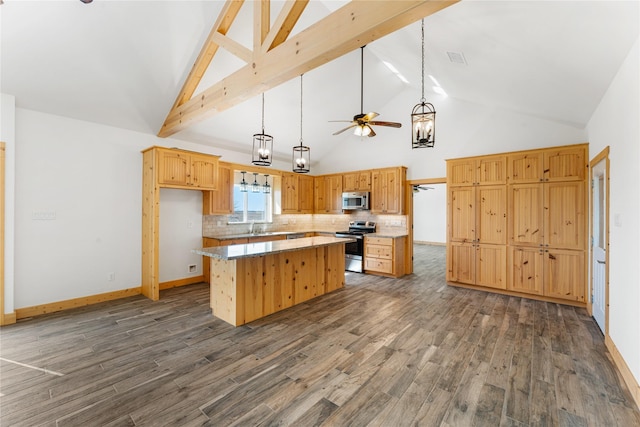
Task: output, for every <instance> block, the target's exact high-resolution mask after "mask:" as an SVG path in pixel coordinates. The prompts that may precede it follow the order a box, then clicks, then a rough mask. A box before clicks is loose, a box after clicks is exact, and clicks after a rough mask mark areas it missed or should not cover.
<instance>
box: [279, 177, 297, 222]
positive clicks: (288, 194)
mask: <svg viewBox="0 0 640 427" xmlns="http://www.w3.org/2000/svg"><path fill="white" fill-rule="evenodd" d="M297 212H298V176H297V175H294V174H289V173H286V174H282V213H297Z"/></svg>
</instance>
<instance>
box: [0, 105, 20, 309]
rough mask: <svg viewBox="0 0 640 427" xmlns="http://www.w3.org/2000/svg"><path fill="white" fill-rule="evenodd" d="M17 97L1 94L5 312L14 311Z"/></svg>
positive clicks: (0, 132) (0, 128)
mask: <svg viewBox="0 0 640 427" xmlns="http://www.w3.org/2000/svg"><path fill="white" fill-rule="evenodd" d="M15 114H16V99H15V97H13V96H11V95H5V94H1V98H0V141H3V142H5V143H6V146H5V196H4V197H5V205H4V221H5V222H4V313H7V314H9V313H13V311H14V304H13V300H14V267H13V266H14V253H15V249H14V242H15V224H14V223H15V216H14V206H15V181H16V180H15V177H16V168H15V162H16V132H15Z"/></svg>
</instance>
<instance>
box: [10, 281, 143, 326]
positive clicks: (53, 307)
mask: <svg viewBox="0 0 640 427" xmlns="http://www.w3.org/2000/svg"><path fill="white" fill-rule="evenodd" d="M140 293H142V288H140V287H137V288H130V289H122V290H119V291H113V292H106V293H104V294H98V295H90V296H87V297H81V298H73V299H68V300H65V301H58V302H52V303H48V304H42V305H34V306H33V307H24V308H17V309H16V311H15V315H16V318H17V319H26V318H28V317H33V316H39V315H41V314H47V313H55V312H56V311H62V310H68V309H70V308H77V307H84V306H87V305H91V304H97V303H99V302H104V301H111V300H114V299H119V298H126V297H130V296H134V295H139V294H140ZM5 316H6V314H5Z"/></svg>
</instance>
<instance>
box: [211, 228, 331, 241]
mask: <svg viewBox="0 0 640 427" xmlns="http://www.w3.org/2000/svg"><path fill="white" fill-rule="evenodd" d="M305 233H324V234H335V231H313V230H311V231H264V232H261V233H242V234H230V235H226V236H220V235H214V234H203V235H202V237H204V238H207V239H216V240H233V239H244V238H252V237H268V236H289V235H292V234H305Z"/></svg>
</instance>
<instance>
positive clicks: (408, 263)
mask: <svg viewBox="0 0 640 427" xmlns="http://www.w3.org/2000/svg"><path fill="white" fill-rule="evenodd" d="M446 183H447V178H446V177H441V178H421V179H411V180H407V181H406V184H405V197H404V199H405V212H406V213H407V240H406V245H405V248H404V253H405V254H406V257H405V262H404V271H405V273H406V274H411V273H413V186H414V185H422V184H446ZM444 208H445V209H447V207H446V206H445V207H444Z"/></svg>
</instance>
